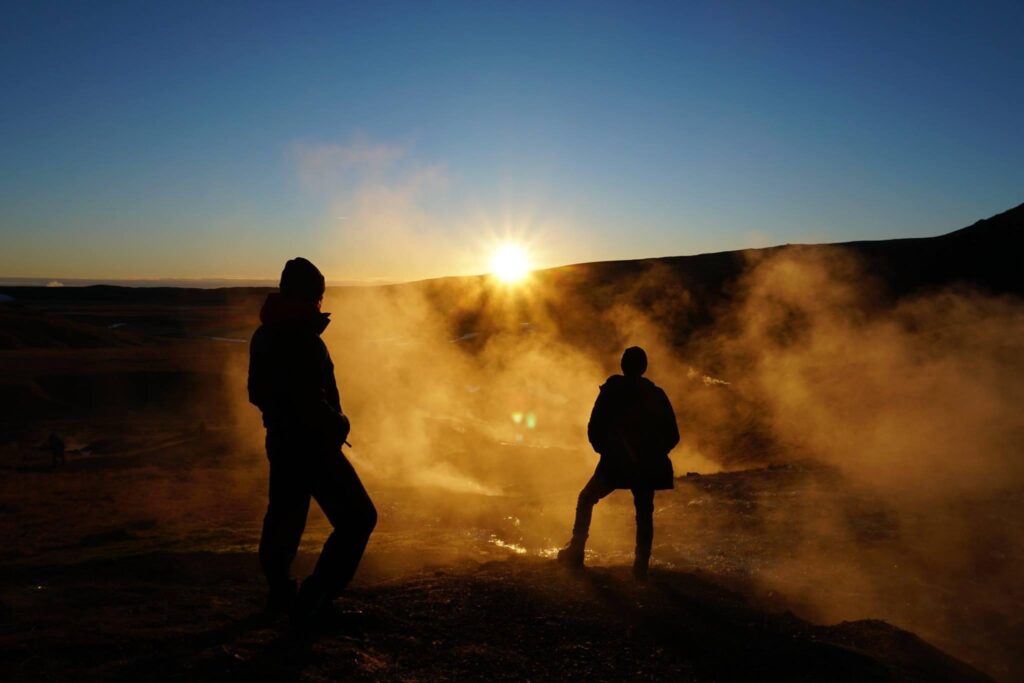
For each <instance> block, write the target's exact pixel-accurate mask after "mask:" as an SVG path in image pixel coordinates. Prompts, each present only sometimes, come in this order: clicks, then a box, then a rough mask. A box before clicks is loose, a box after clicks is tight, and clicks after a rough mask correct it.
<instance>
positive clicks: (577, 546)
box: [558, 540, 584, 569]
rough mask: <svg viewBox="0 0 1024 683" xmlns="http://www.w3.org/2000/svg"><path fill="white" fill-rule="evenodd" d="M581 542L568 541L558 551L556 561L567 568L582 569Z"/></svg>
mask: <svg viewBox="0 0 1024 683" xmlns="http://www.w3.org/2000/svg"><path fill="white" fill-rule="evenodd" d="M583 548H584V546H583V544H582V543H578V542H576V541H575V540H572V541H569V542H568V543H566V544H565V547H564V548H562V549H561V550H559V551H558V561H559V562H560V563H561V564H563V565H564V566H566V567H568V568H569V569H583Z"/></svg>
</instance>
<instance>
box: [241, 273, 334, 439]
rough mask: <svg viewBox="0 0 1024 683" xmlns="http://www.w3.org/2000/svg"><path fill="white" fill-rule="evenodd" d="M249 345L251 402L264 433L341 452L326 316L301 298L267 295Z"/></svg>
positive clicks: (328, 318) (327, 316) (327, 318)
mask: <svg viewBox="0 0 1024 683" xmlns="http://www.w3.org/2000/svg"><path fill="white" fill-rule="evenodd" d="M260 322H261V323H262V324H261V325H260V326H259V328H258V329H257V330H256V332H255V333H254V334H253V336H252V341H251V342H250V344H249V402H250V403H252V404H254V405H256V406H257V407H258V408H259V409H260V410H261V411H262V412H263V424H264V425H265V426H266V428H267V431H268V432H271V433H277V434H280V435H283V436H290V437H296V438H301V439H303V440H306V441H309V442H310V443H312V444H315V445H318V446H319V445H322V446H326V447H331V448H339V447H340V446H341V444H342V443H344V441H345V438H346V437H347V436H348V430H349V423H348V418H346V417H345V415H344V414H343V413H342V411H341V399H340V398H339V396H338V386H337V384H335V381H334V364H333V363H332V362H331V355H330V353H328V352H327V345H326V344H324V342H323V340H322V339H320V333H321V332H323V331H324V329H326V327H327V324H328V323H329V322H330V317H329V314H327V313H321V312H320V311H319V310H318V309H317V308H316V307H315V306H313V305H311V304H308V303H305V302H303V301H301V300H296V299H291V298H287V297H283V296H281V295H280V294H276V293H275V294H269V295H267V300H266V303H264V304H263V309H262V310H261V311H260Z"/></svg>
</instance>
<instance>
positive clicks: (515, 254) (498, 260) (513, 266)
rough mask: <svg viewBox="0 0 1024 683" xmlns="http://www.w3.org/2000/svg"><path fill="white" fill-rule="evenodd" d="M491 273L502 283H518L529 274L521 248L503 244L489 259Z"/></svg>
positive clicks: (524, 253)
mask: <svg viewBox="0 0 1024 683" xmlns="http://www.w3.org/2000/svg"><path fill="white" fill-rule="evenodd" d="M491 272H492V273H494V275H495V276H496V277H497V278H498V279H499V280H501V281H502V282H508V283H514V282H519V281H520V280H522V279H523V278H524V277H526V274H527V273H528V272H530V264H529V262H528V261H527V259H526V252H525V251H523V249H522V247H519V246H516V245H514V244H504V245H502V246H501V247H499V248H498V250H497V251H496V252H494V256H492V257H491Z"/></svg>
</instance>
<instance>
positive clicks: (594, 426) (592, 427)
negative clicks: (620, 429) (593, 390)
mask: <svg viewBox="0 0 1024 683" xmlns="http://www.w3.org/2000/svg"><path fill="white" fill-rule="evenodd" d="M608 419H609V415H608V395H607V393H606V392H605V388H604V387H603V386H602V387H601V389H600V392H599V393H598V394H597V400H596V401H594V407H593V408H592V409H591V411H590V421H589V422H587V440H588V441H590V445H591V446H592V447H593V449H594V450H595V451H596V452H598V453H603V452H604V451H606V450H607V448H608Z"/></svg>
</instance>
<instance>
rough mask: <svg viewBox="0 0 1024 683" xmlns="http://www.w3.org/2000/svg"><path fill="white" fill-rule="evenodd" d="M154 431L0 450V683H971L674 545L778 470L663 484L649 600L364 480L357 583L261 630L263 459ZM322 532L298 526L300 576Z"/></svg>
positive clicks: (888, 634)
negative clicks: (368, 527)
mask: <svg viewBox="0 0 1024 683" xmlns="http://www.w3.org/2000/svg"><path fill="white" fill-rule="evenodd" d="M161 425H162V426H161V428H158V427H157V425H156V424H145V423H144V422H143V424H141V425H136V428H135V430H134V431H133V430H131V429H128V430H124V429H122V432H123V435H122V436H121V437H120V438H119V439H117V440H113V439H108V440H107V441H105V442H104V441H101V440H94V441H93V442H92V443H90V444H82V446H81V447H82V448H84V450H85V451H88V452H87V453H84V452H79V453H75V452H72V453H70V454H69V461H68V463H67V464H65V465H64V466H62V467H57V468H53V467H51V466H50V464H49V462H48V459H47V458H48V454H46V453H41V452H34V451H26V450H24V449H20V450H18V451H15V450H12V449H11V448H8V449H6V450H5V451H4V452H3V456H4V460H3V464H4V465H5V468H6V469H5V471H4V476H3V478H2V482H3V483H2V484H0V493H2V496H0V501H2V505H3V513H4V514H3V515H2V516H0V534H2V536H3V537H4V538H5V539H8V542H7V543H5V546H4V549H3V556H2V558H0V561H2V565H0V610H2V612H0V615H2V617H0V618H2V627H0V675H2V678H3V679H4V680H11V681H14V680H19V681H20V680H24V681H29V680H33V681H36V680H70V679H75V680H138V679H139V678H146V679H149V680H212V679H232V678H234V679H239V680H242V679H244V680H251V679H265V680H406V681H412V680H524V679H525V680H565V679H568V678H581V677H582V678H586V679H588V680H621V679H623V678H640V679H651V680H684V681H685V680H694V681H705V680H809V681H811V680H814V681H817V680H857V681H863V680H907V681H931V680H951V681H953V680H964V681H966V680H987V678H986V677H985V676H984V675H983V674H981V673H980V672H979V671H977V670H976V669H973V668H971V667H970V666H968V665H967V664H964V663H962V662H960V661H958V660H956V659H954V658H953V657H951V656H949V655H946V654H943V653H942V652H941V651H940V650H938V649H936V648H935V647H933V646H932V645H929V644H927V643H926V642H925V641H923V640H921V639H919V638H918V637H917V636H915V635H914V634H912V633H909V632H907V631H903V630H900V629H898V628H896V627H893V626H890V625H888V624H886V623H884V622H882V621H877V620H860V621H853V622H843V623H839V624H837V625H833V626H824V625H818V624H817V623H814V620H808V619H805V618H801V617H798V616H796V615H795V614H794V612H793V611H790V609H789V607H790V606H792V607H794V608H796V609H798V610H799V600H796V599H793V600H789V598H788V597H787V596H783V595H779V594H777V593H775V592H773V591H768V590H766V588H765V585H764V584H763V583H761V582H759V581H758V579H757V576H758V574H757V572H756V571H752V569H751V567H752V566H755V565H757V563H758V562H766V561H767V559H768V558H769V557H770V556H771V554H772V552H774V551H771V550H770V549H768V548H765V547H760V548H758V547H754V544H755V543H762V544H763V540H760V541H759V540H757V539H759V538H760V536H759V535H758V534H757V533H756V530H754V529H743V528H742V526H741V527H738V528H736V529H735V530H734V532H733V533H731V534H725V533H722V532H721V530H718V531H715V532H714V533H712V530H711V529H709V530H708V535H707V537H701V536H700V535H690V536H687V537H683V536H681V532H675V531H673V530H672V526H671V524H670V523H669V522H668V520H669V519H671V518H672V516H673V515H678V514H680V507H681V508H683V509H684V512H685V509H689V510H690V511H691V513H690V514H691V516H692V515H693V514H696V513H694V512H692V511H693V510H695V509H697V508H704V507H706V506H714V505H730V506H733V507H736V506H740V507H743V506H753V507H756V506H757V504H758V503H757V501H758V500H760V501H762V503H763V502H764V501H765V500H768V499H770V498H780V497H781V498H783V499H784V498H785V496H786V492H787V491H792V490H794V485H795V484H796V483H797V482H800V481H804V480H805V479H806V477H807V476H808V475H807V473H806V472H803V471H802V470H801V469H800V468H796V467H785V468H775V469H765V470H757V471H750V472H747V473H736V474H732V475H718V476H714V477H697V478H694V477H690V478H685V477H684V478H683V479H681V480H680V482H679V485H678V486H677V489H676V491H673V492H668V493H666V494H663V495H662V496H661V497H660V498H659V500H660V501H662V502H661V503H660V504H659V510H658V515H659V520H660V521H661V522H662V525H661V529H662V530H663V531H660V532H659V543H658V544H656V546H655V558H656V563H655V568H654V570H653V573H652V578H651V581H650V583H649V584H648V585H647V586H638V585H636V584H635V583H634V582H633V581H632V579H631V576H630V572H629V566H628V552H627V549H626V548H625V546H624V545H623V544H622V543H618V544H614V543H610V542H608V540H607V538H605V541H604V542H602V541H601V538H595V544H594V547H595V551H594V552H593V553H592V554H591V556H590V558H589V562H590V563H591V564H592V565H593V567H592V568H590V569H588V570H587V571H586V572H584V573H583V574H582V575H578V576H575V575H571V574H567V573H566V572H565V571H564V570H562V569H561V568H560V567H559V566H558V565H557V564H556V563H555V562H554V561H553V560H552V559H551V558H550V556H551V554H552V551H553V548H554V547H555V546H554V544H555V543H556V542H557V541H556V538H555V537H554V536H548V535H545V534H544V533H534V532H532V531H531V529H533V528H547V526H546V525H544V524H540V523H539V522H538V518H540V519H541V520H542V519H544V518H546V517H548V516H554V517H561V516H563V515H566V514H567V513H568V507H567V505H562V506H560V507H559V506H554V507H555V509H549V508H550V507H551V506H545V504H544V501H543V500H541V501H537V500H532V501H531V500H525V499H515V498H510V497H491V498H487V500H488V501H490V502H489V503H488V504H489V505H490V507H487V505H484V504H481V503H480V502H479V501H476V503H475V504H474V505H467V506H466V509H467V510H470V509H471V510H472V513H469V512H467V513H466V514H465V515H464V516H461V517H460V516H458V515H455V516H453V514H454V513H451V512H448V513H446V514H445V515H443V516H432V515H430V514H425V513H423V512H422V510H423V509H424V508H427V505H426V504H425V503H423V502H419V501H417V500H416V495H417V494H416V492H411V491H404V490H401V489H397V488H388V487H386V486H385V485H383V484H381V483H375V482H372V481H370V482H368V486H369V487H370V489H371V491H372V492H374V495H375V497H376V498H377V499H378V502H379V506H380V508H381V523H380V526H379V528H378V531H377V533H376V534H375V536H374V538H373V539H372V541H371V545H370V547H369V550H368V553H367V556H366V559H365V562H364V565H363V567H362V568H361V570H360V573H359V575H358V576H357V579H356V582H355V584H354V585H353V587H352V589H351V590H350V591H349V592H348V593H347V594H346V596H345V597H344V598H343V599H342V600H339V601H338V612H337V613H336V614H335V615H333V616H332V618H331V619H330V620H328V621H327V622H326V623H325V624H323V625H322V626H321V628H319V629H317V630H315V631H313V632H302V631H297V630H295V629H294V628H292V627H291V626H290V625H289V623H288V621H287V619H286V618H268V617H265V616H264V615H263V613H262V600H263V587H262V583H261V579H260V576H259V571H258V566H257V563H256V559H255V545H256V542H257V539H258V534H259V522H260V517H261V513H262V506H263V504H264V497H263V496H264V494H263V488H264V486H265V476H264V475H263V474H262V472H263V470H262V468H261V467H260V466H259V465H258V464H255V465H254V463H259V458H261V457H262V454H260V453H258V452H253V453H247V454H239V453H237V452H234V451H233V450H232V443H233V442H232V435H231V434H230V433H229V432H219V431H217V430H204V431H202V432H199V433H195V432H192V431H189V430H187V429H184V428H183V427H182V426H180V425H178V426H176V425H173V424H168V423H167V422H166V421H163V422H162V423H161ZM93 428H94V429H103V428H107V429H110V428H112V427H111V425H94V427H93ZM161 429H162V430H163V431H161ZM143 435H144V436H143ZM69 445H70V446H75V444H69ZM819 474H820V473H819ZM822 476H825V478H827V475H822ZM819 478H820V477H819ZM798 488H799V487H798ZM766 493H770V494H771V495H766ZM450 495H454V494H450ZM693 501H703V502H698V503H693ZM567 504H568V505H571V500H570V501H568V502H567ZM806 504H813V501H808V502H806ZM629 508H630V506H629V502H628V499H627V498H625V497H623V498H615V499H613V500H609V502H608V503H607V504H604V507H601V508H599V510H598V511H599V515H598V516H597V518H596V519H595V528H596V529H607V528H608V527H609V525H611V524H613V520H617V523H618V524H619V525H620V526H621V525H627V526H628V523H629V522H631V519H630V514H629V513H630V512H631V511H630V509H629ZM509 509H515V510H516V511H517V513H518V516H512V515H509V514H506V512H507V511H508V510H509ZM751 514H752V515H753V511H752V512H751ZM876 517H877V516H876ZM868 521H869V523H871V524H875V525H876V526H877V525H879V524H881V525H882V526H884V520H883V521H882V522H879V520H878V519H876V518H872V517H869V518H868ZM563 526H564V522H563ZM326 532H327V527H326V524H325V522H324V520H323V519H322V517H321V516H320V515H319V514H318V513H315V514H314V515H312V516H311V520H310V525H309V528H308V532H307V537H306V540H305V541H304V544H303V550H302V553H301V556H300V558H299V560H298V561H297V567H296V569H297V572H298V573H299V574H300V575H301V574H302V573H303V572H305V571H308V570H309V568H310V567H311V564H312V562H313V561H314V560H315V552H316V550H317V547H318V545H319V543H321V542H322V540H323V537H324V535H325V534H326ZM608 535H609V534H607V533H595V536H596V537H607V536H608ZM712 537H713V538H712ZM737 563H740V564H742V565H743V566H739V565H738V564H737Z"/></svg>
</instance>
